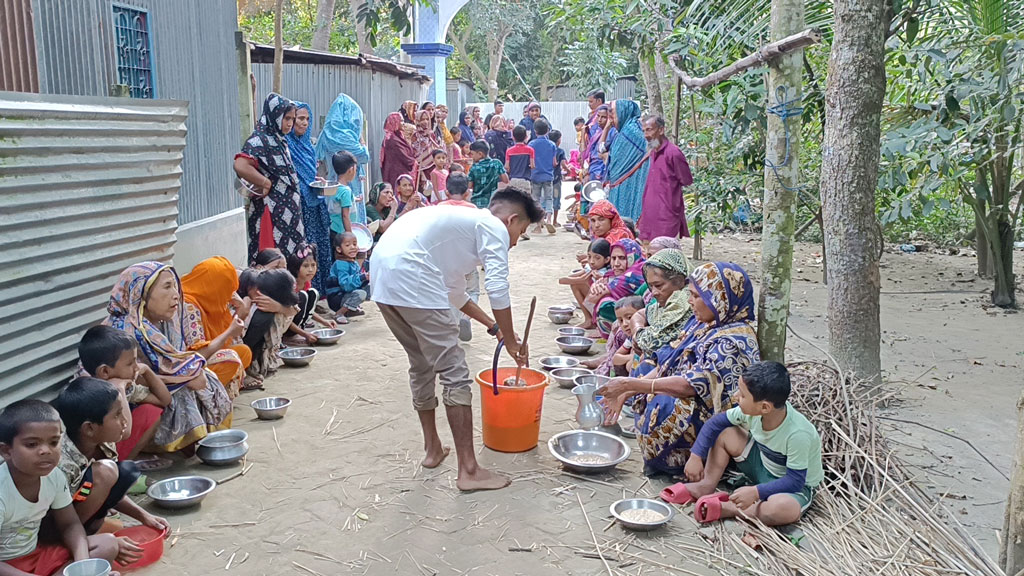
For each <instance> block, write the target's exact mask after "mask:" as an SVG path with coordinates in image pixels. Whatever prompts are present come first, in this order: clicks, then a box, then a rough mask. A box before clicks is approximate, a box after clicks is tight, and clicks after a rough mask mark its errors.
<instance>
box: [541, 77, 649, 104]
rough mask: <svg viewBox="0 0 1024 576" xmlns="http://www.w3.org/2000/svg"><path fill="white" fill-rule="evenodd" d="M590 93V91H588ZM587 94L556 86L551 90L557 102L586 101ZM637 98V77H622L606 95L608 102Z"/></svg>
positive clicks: (571, 88)
mask: <svg viewBox="0 0 1024 576" xmlns="http://www.w3.org/2000/svg"><path fill="white" fill-rule="evenodd" d="M587 92H589V91H587ZM587 92H580V91H579V90H577V89H575V88H573V87H572V86H568V85H562V86H555V87H554V88H553V89H552V90H551V94H550V99H551V100H553V101H556V102H567V101H571V100H586V99H587ZM635 97H636V76H620V77H619V79H618V80H616V82H615V87H614V88H612V90H611V92H607V93H605V98H606V99H607V101H608V102H611V101H612V100H631V99H633V98H635Z"/></svg>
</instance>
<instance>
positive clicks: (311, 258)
mask: <svg viewBox="0 0 1024 576" xmlns="http://www.w3.org/2000/svg"><path fill="white" fill-rule="evenodd" d="M287 260H288V272H290V273H291V275H292V276H294V277H295V292H296V293H297V294H298V297H299V304H298V306H299V312H298V313H297V314H296V315H295V318H294V319H293V320H292V325H291V327H289V328H288V336H287V337H288V339H289V340H290V341H291V342H289V343H290V344H300V345H301V343H300V342H299V340H300V339H301V340H304V341H305V342H306V343H307V344H316V341H317V337H316V335H314V334H313V333H311V332H307V331H306V325H307V323H308V322H309V320H310V319H313V320H315V321H316V322H318V323H319V324H321V325H322V326H325V327H327V328H334V327H336V324H335V323H334V322H332V321H330V320H327V319H326V318H323V317H322V316H320V315H319V314H317V313H316V312H315V310H316V303H317V302H318V301H319V300H320V293H319V292H317V290H316V288H312V287H310V282H312V281H313V277H314V276H316V270H317V264H316V244H310V243H306V242H303V243H302V244H299V247H298V248H296V250H295V253H294V254H289V255H288V258H287Z"/></svg>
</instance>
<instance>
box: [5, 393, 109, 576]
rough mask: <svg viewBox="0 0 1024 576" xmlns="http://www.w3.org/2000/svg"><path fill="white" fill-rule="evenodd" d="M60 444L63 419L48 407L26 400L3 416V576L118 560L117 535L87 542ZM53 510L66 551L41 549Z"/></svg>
mask: <svg viewBox="0 0 1024 576" xmlns="http://www.w3.org/2000/svg"><path fill="white" fill-rule="evenodd" d="M60 442H61V424H60V416H59V415H58V414H57V411H56V410H54V408H53V407H52V406H50V405H49V404H47V403H46V402H42V401H40V400H21V401H18V402H15V403H13V404H11V405H10V406H8V407H7V408H5V409H4V410H3V412H2V413H0V456H3V459H4V462H3V464H0V576H25V575H26V574H35V575H39V576H50V575H51V574H53V573H55V572H57V571H59V570H60V569H61V568H62V567H63V566H65V565H66V564H68V563H70V562H72V561H77V560H85V559H87V558H103V559H106V560H108V561H110V562H113V561H114V558H115V557H116V556H117V552H118V545H117V541H116V540H115V539H114V536H113V534H98V535H96V536H90V537H86V535H85V529H83V528H82V523H81V522H80V521H79V520H78V514H76V513H75V509H74V508H73V507H72V505H71V492H70V491H69V490H68V481H67V478H65V476H64V473H63V472H61V471H60V470H59V469H58V468H57V463H58V462H59V461H60ZM48 510H53V519H54V523H55V525H56V527H57V531H58V532H60V535H61V538H62V540H63V541H64V546H37V542H38V538H39V524H40V522H41V521H42V519H43V517H44V516H45V515H46V512H47V511H48ZM111 574H116V572H112V573H111Z"/></svg>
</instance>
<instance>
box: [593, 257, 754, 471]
mask: <svg viewBox="0 0 1024 576" xmlns="http://www.w3.org/2000/svg"><path fill="white" fill-rule="evenodd" d="M689 291H690V307H691V308H692V309H693V316H692V317H691V318H690V320H689V321H687V323H686V326H685V327H684V328H683V331H682V333H681V334H680V336H679V338H678V339H677V340H675V341H674V342H671V343H669V344H667V345H665V346H664V347H662V348H661V349H660V350H659V351H658V352H657V354H656V358H657V360H656V362H657V365H658V369H657V370H652V371H650V372H649V373H647V374H646V375H644V376H641V377H630V378H616V379H614V380H612V381H611V382H609V383H608V384H606V385H605V386H603V387H602V388H601V389H600V390H598V393H599V394H601V395H603V396H604V397H605V399H606V400H607V405H606V410H607V412H608V414H607V419H606V422H616V421H618V418H619V412H620V410H621V409H622V405H623V404H624V403H625V402H626V401H627V400H629V399H631V398H632V399H633V410H634V414H635V416H634V419H635V422H636V430H637V442H638V443H639V445H640V452H641V454H642V456H643V459H644V474H646V475H648V476H652V475H655V474H668V475H681V474H682V473H683V467H684V466H685V465H686V460H687V458H689V456H690V446H692V445H693V442H694V441H695V440H696V439H697V434H699V433H700V429H701V427H702V426H703V424H704V422H706V421H707V420H708V419H710V418H711V416H713V415H714V414H717V413H718V412H721V411H723V410H728V409H729V408H731V407H732V406H733V394H734V393H735V392H736V390H737V388H738V386H739V379H740V373H742V372H743V369H744V368H746V367H747V366H749V365H751V364H753V363H755V362H757V361H759V360H760V359H761V353H760V349H759V348H758V345H757V332H756V331H755V329H754V324H753V323H754V289H753V285H752V284H751V283H750V278H749V277H747V273H746V272H745V271H744V270H743V269H742V268H740V267H739V266H737V265H736V264H731V263H724V262H715V263H708V264H704V265H702V266H699V267H697V268H696V269H695V270H694V271H693V272H692V273H691V274H690V285H689ZM634 397H635V398H634Z"/></svg>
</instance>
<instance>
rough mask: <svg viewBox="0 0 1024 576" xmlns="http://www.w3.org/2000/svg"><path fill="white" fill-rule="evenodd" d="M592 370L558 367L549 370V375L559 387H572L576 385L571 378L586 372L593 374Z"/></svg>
mask: <svg viewBox="0 0 1024 576" xmlns="http://www.w3.org/2000/svg"><path fill="white" fill-rule="evenodd" d="M593 373H594V371H593V370H588V369H586V368H559V369H558V370H554V371H552V372H551V377H552V378H553V379H554V380H555V382H558V387H559V388H572V387H574V386H576V385H575V384H574V383H573V380H574V379H575V378H576V377H577V376H583V375H586V374H593Z"/></svg>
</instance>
